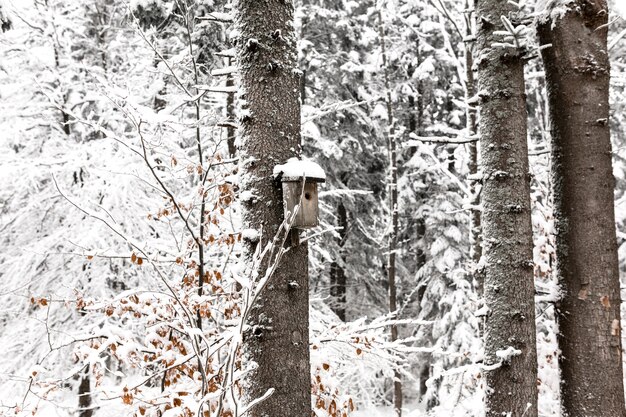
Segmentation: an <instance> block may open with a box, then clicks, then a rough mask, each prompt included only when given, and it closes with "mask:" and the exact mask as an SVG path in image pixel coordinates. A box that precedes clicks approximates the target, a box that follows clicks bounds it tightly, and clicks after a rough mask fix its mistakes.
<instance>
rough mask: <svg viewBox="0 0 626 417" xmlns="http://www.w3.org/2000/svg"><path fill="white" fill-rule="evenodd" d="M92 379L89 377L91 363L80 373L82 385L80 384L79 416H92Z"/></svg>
mask: <svg viewBox="0 0 626 417" xmlns="http://www.w3.org/2000/svg"><path fill="white" fill-rule="evenodd" d="M92 415H93V409H92V408H91V381H90V378H89V365H87V367H86V368H85V370H84V371H83V373H82V374H81V375H80V385H79V386H78V416H79V417H91V416H92Z"/></svg>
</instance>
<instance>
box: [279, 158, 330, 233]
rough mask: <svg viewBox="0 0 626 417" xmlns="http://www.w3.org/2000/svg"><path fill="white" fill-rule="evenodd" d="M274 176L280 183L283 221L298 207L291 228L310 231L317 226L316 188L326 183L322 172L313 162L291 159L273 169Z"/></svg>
mask: <svg viewBox="0 0 626 417" xmlns="http://www.w3.org/2000/svg"><path fill="white" fill-rule="evenodd" d="M274 176H275V177H277V178H280V180H281V183H282V188H283V210H284V213H285V219H289V218H290V216H291V215H292V213H294V211H295V210H296V206H298V205H299V207H298V212H297V214H296V217H295V218H294V220H293V223H292V224H291V227H292V228H295V229H310V228H312V227H315V226H317V224H318V220H317V218H318V215H319V206H318V191H317V186H318V184H319V183H322V182H325V181H326V174H325V173H324V170H323V169H322V168H321V167H320V166H319V165H317V164H316V163H315V162H313V161H309V160H301V159H298V158H291V159H289V160H288V161H287V162H286V163H284V164H282V165H276V166H275V167H274Z"/></svg>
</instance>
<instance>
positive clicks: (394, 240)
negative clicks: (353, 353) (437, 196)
mask: <svg viewBox="0 0 626 417" xmlns="http://www.w3.org/2000/svg"><path fill="white" fill-rule="evenodd" d="M378 31H379V33H378V36H379V37H380V49H381V53H382V65H383V75H384V78H385V90H386V96H385V104H386V108H387V146H388V147H387V150H388V153H389V176H388V180H387V181H388V183H387V186H388V193H389V194H388V199H389V216H390V218H389V220H390V226H389V236H388V238H387V239H388V241H387V251H388V253H387V284H388V285H389V312H390V313H395V312H396V310H397V305H396V303H397V300H396V298H397V296H396V293H397V291H396V250H397V246H398V152H397V143H396V141H397V139H396V130H395V125H394V123H395V120H394V115H393V102H392V97H391V88H390V82H389V67H388V62H387V52H386V50H385V28H384V26H383V17H382V13H381V11H380V10H379V11H378ZM397 339H398V326H397V325H395V324H393V325H391V339H390V340H391V341H392V342H394V341H396V340H397ZM402 400H403V394H402V375H401V374H400V372H398V371H397V370H396V371H394V375H393V408H394V412H395V415H396V416H397V417H400V416H401V415H402Z"/></svg>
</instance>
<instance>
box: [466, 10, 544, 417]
mask: <svg viewBox="0 0 626 417" xmlns="http://www.w3.org/2000/svg"><path fill="white" fill-rule="evenodd" d="M476 3H477V4H476V6H477V8H476V20H477V23H478V24H477V43H476V52H477V59H476V63H477V68H478V72H477V74H478V88H479V91H480V96H481V106H480V135H481V141H480V155H481V161H482V168H483V190H482V193H481V200H482V206H483V213H482V226H483V251H484V252H483V256H484V258H485V260H486V266H485V287H484V295H485V303H486V305H487V307H488V308H489V310H490V313H489V315H488V316H487V318H486V320H485V364H486V365H487V366H489V365H494V368H495V369H491V370H486V371H485V372H484V374H485V380H486V384H487V387H486V392H485V402H486V416H487V417H496V416H498V417H501V416H503V415H507V416H511V417H521V416H524V417H535V416H537V351H536V344H535V303H534V283H533V261H532V259H533V252H532V244H533V239H532V227H531V219H530V187H529V173H528V149H527V143H526V129H527V127H526V117H527V115H526V94H525V89H524V64H523V60H522V58H521V53H522V51H520V50H516V49H513V48H503V47H496V46H492V44H493V43H495V42H498V41H501V38H500V37H497V36H496V35H494V33H493V32H494V31H504V30H505V28H504V24H503V23H502V19H501V18H502V16H510V12H511V11H513V6H512V5H511V4H510V2H506V1H502V0H478V1H477V2H476ZM509 348H513V349H515V351H514V352H515V353H518V352H519V354H514V355H512V356H511V357H510V358H508V360H503V359H502V357H501V356H502V355H498V353H501V352H502V351H506V350H507V349H509ZM498 364H499V366H498Z"/></svg>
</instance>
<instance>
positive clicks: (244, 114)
mask: <svg viewBox="0 0 626 417" xmlns="http://www.w3.org/2000/svg"><path fill="white" fill-rule="evenodd" d="M236 7H237V10H236V18H235V22H236V27H237V32H238V39H237V40H236V41H237V45H236V49H237V60H238V69H239V71H240V79H241V90H242V96H243V99H244V100H245V104H244V106H242V107H243V108H242V109H241V118H242V119H241V127H240V129H241V131H240V144H239V145H240V147H239V150H240V175H241V187H242V190H245V191H249V192H250V193H252V195H253V196H254V198H251V199H248V200H247V201H244V202H243V204H242V210H243V214H242V220H243V226H244V228H245V229H252V230H256V231H257V232H258V234H259V235H260V238H259V239H247V242H246V245H245V246H246V257H247V260H248V261H252V259H253V256H254V252H255V250H256V249H257V247H258V245H261V246H262V247H263V246H265V245H266V244H267V243H268V241H271V239H272V238H273V237H274V236H275V235H276V234H277V233H278V232H279V226H280V225H281V223H282V222H283V207H282V204H281V201H282V193H281V188H280V184H279V183H278V184H277V183H276V181H275V179H274V177H273V168H274V166H275V165H277V164H280V163H283V162H285V161H286V160H287V159H289V158H291V157H295V156H299V155H300V151H301V145H300V72H299V70H298V68H297V65H298V61H297V59H298V56H297V44H296V35H295V32H294V26H293V18H294V16H293V15H294V6H293V2H292V1H291V0H288V1H284V0H269V1H266V2H259V1H257V0H240V1H239V2H238V3H237V6H236ZM291 233H298V232H297V231H292V232H291ZM252 235H254V233H253V234H252ZM277 244H278V245H280V242H279V243H277ZM275 250H276V251H278V250H280V248H275ZM268 263H271V261H270V262H266V263H265V264H263V265H260V266H259V270H258V274H259V276H264V275H265V272H266V270H267V268H268V267H269V266H270V265H268ZM308 291H309V286H308V249H307V244H306V243H305V242H303V243H301V244H298V245H294V246H292V247H290V248H289V250H288V251H287V252H286V253H285V254H284V256H283V257H282V260H281V261H280V263H279V265H278V268H277V269H276V270H275V272H274V273H273V275H272V276H271V278H270V282H269V284H268V285H267V287H266V288H265V289H264V290H263V292H262V293H261V294H260V296H259V298H258V302H257V304H256V305H255V306H254V307H253V309H252V311H251V313H250V318H249V327H248V331H247V332H246V333H245V335H244V346H245V349H244V351H245V356H246V359H248V360H252V361H254V362H256V363H257V364H258V367H257V368H256V370H254V371H253V372H252V373H251V375H250V376H249V377H248V384H247V387H245V393H244V394H245V396H246V397H247V399H248V401H253V400H254V399H256V398H259V397H261V396H263V395H265V394H266V393H267V391H268V390H269V389H272V388H273V389H274V390H275V391H274V393H273V395H272V396H271V397H269V398H268V399H266V400H265V401H263V402H261V403H260V404H258V405H257V406H256V407H255V408H254V409H253V410H252V411H251V414H252V416H254V417H261V416H285V417H301V416H310V415H311V389H310V386H311V380H310V368H309V367H310V365H309V328H308V309H309V304H308V301H309V299H308Z"/></svg>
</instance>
